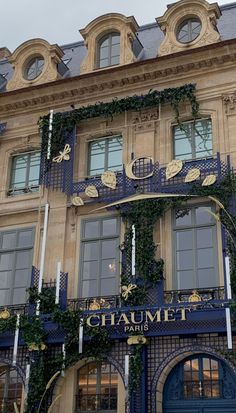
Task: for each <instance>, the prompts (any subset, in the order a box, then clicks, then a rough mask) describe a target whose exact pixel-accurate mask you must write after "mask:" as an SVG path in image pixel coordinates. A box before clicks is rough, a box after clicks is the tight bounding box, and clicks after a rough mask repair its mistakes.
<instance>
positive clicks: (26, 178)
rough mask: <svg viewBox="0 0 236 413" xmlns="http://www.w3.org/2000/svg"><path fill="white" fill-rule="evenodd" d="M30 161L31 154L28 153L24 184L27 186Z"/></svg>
mask: <svg viewBox="0 0 236 413" xmlns="http://www.w3.org/2000/svg"><path fill="white" fill-rule="evenodd" d="M30 162H31V155H30V154H28V155H27V164H26V177H25V186H29V174H30Z"/></svg>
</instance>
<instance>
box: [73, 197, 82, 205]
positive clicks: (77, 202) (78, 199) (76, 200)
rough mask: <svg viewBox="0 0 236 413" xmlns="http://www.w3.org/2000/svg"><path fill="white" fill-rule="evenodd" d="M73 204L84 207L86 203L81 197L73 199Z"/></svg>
mask: <svg viewBox="0 0 236 413" xmlns="http://www.w3.org/2000/svg"><path fill="white" fill-rule="evenodd" d="M72 204H73V205H74V206H82V205H84V201H83V199H82V198H80V196H74V197H73V198H72Z"/></svg>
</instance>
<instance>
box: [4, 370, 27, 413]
mask: <svg viewBox="0 0 236 413" xmlns="http://www.w3.org/2000/svg"><path fill="white" fill-rule="evenodd" d="M21 397H22V381H21V378H20V377H19V374H18V372H17V371H16V370H15V369H12V368H10V367H9V366H7V365H1V366H0V412H1V413H14V412H15V409H14V402H15V403H16V405H17V407H18V409H19V411H20V409H21Z"/></svg>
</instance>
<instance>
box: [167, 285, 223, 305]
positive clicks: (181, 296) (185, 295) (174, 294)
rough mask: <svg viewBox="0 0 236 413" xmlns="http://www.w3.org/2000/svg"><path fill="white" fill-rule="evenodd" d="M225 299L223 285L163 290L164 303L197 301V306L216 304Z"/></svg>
mask: <svg viewBox="0 0 236 413" xmlns="http://www.w3.org/2000/svg"><path fill="white" fill-rule="evenodd" d="M224 300H225V289H224V287H214V288H198V289H195V290H194V289H191V290H172V291H165V292H164V302H165V303H166V304H171V305H173V304H174V305H175V304H182V303H183V304H184V303H185V304H186V303H197V304H198V305H199V306H201V305H205V306H207V305H208V306H213V305H214V306H216V305H220V304H221V303H222V301H224Z"/></svg>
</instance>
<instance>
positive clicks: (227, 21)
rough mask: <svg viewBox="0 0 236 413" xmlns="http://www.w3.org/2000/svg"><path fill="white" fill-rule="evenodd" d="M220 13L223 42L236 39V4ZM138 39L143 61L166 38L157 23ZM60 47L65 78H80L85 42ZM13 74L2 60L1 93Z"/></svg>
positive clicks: (142, 30)
mask: <svg viewBox="0 0 236 413" xmlns="http://www.w3.org/2000/svg"><path fill="white" fill-rule="evenodd" d="M169 7H170V6H169ZM220 11H221V13H222V15H221V17H220V18H219V21H218V24H217V29H218V31H219V33H220V37H221V40H222V41H224V40H230V39H236V24H235V22H236V2H233V3H229V4H225V5H222V6H220ZM137 37H138V39H139V41H140V43H141V44H142V46H143V49H142V50H141V52H140V54H139V56H138V60H139V61H143V60H148V59H152V58H154V57H156V56H157V50H158V48H159V46H160V44H161V42H162V41H163V38H164V34H163V32H162V31H161V29H160V27H159V25H158V23H156V22H155V23H151V24H146V25H144V26H140V28H139V30H138V32H137ZM60 47H61V49H62V50H63V52H64V56H63V62H64V63H65V64H66V66H67V68H68V70H67V71H66V72H65V73H64V76H63V78H66V77H74V76H78V75H79V74H80V66H81V63H82V61H83V59H84V57H85V56H86V53H87V49H86V46H85V44H84V41H79V42H76V43H71V44H66V45H62V46H60ZM12 74H13V68H12V66H11V64H10V63H9V62H8V60H7V59H6V58H4V59H0V92H4V91H5V90H6V83H7V81H8V80H10V79H11V77H12Z"/></svg>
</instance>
